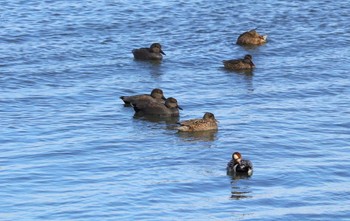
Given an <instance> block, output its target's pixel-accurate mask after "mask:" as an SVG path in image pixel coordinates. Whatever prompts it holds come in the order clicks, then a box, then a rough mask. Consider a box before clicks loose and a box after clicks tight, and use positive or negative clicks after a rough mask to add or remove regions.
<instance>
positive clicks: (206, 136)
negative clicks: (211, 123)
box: [177, 130, 218, 142]
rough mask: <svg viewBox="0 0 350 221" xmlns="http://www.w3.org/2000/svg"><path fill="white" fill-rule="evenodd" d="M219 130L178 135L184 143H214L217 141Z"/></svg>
mask: <svg viewBox="0 0 350 221" xmlns="http://www.w3.org/2000/svg"><path fill="white" fill-rule="evenodd" d="M217 132H218V131H217V130H210V131H195V132H191V133H187V132H178V133H177V135H178V136H179V137H180V138H181V139H183V140H184V141H190V142H191V141H214V140H216V139H217V136H216V135H217Z"/></svg>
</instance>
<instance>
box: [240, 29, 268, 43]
mask: <svg viewBox="0 0 350 221" xmlns="http://www.w3.org/2000/svg"><path fill="white" fill-rule="evenodd" d="M266 39H267V35H260V34H258V33H257V32H256V30H255V29H253V30H250V31H247V32H244V33H243V34H241V35H240V36H239V37H238V38H237V42H236V44H238V45H262V44H264V43H266Z"/></svg>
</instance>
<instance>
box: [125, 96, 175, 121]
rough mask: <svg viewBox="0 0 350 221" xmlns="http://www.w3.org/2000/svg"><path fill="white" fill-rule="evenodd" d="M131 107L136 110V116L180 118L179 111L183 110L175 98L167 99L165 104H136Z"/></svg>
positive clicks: (152, 102)
mask: <svg viewBox="0 0 350 221" xmlns="http://www.w3.org/2000/svg"><path fill="white" fill-rule="evenodd" d="M131 105H132V106H133V108H134V110H135V116H159V117H178V116H179V115H180V113H179V110H182V108H181V107H180V106H179V105H178V103H177V100H176V99H175V98H173V97H169V98H167V99H166V100H165V103H164V104H163V103H159V102H154V101H151V102H147V103H145V102H135V103H131Z"/></svg>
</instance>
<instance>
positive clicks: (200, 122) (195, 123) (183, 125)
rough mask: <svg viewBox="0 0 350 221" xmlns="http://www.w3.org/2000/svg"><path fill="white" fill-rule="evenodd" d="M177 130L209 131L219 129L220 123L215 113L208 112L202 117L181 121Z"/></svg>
mask: <svg viewBox="0 0 350 221" xmlns="http://www.w3.org/2000/svg"><path fill="white" fill-rule="evenodd" d="M178 124H180V126H179V127H177V130H178V131H179V132H194V131H208V130H217V129H218V124H217V120H216V119H215V116H214V114H212V113H210V112H206V113H205V114H204V116H203V118H202V119H191V120H186V121H181V122H179V123H178Z"/></svg>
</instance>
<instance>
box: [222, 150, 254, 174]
mask: <svg viewBox="0 0 350 221" xmlns="http://www.w3.org/2000/svg"><path fill="white" fill-rule="evenodd" d="M226 170H227V174H234V175H247V176H251V175H252V174H253V164H252V162H251V161H250V160H243V158H242V155H241V153H239V152H234V153H233V154H232V159H231V160H230V161H229V162H228V163H227V167H226Z"/></svg>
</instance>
